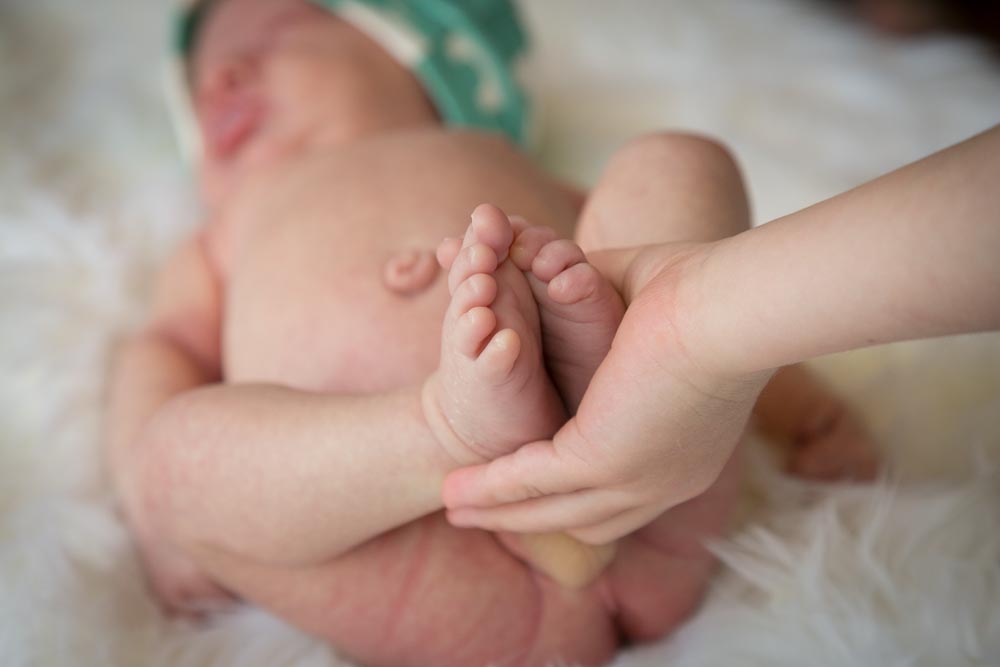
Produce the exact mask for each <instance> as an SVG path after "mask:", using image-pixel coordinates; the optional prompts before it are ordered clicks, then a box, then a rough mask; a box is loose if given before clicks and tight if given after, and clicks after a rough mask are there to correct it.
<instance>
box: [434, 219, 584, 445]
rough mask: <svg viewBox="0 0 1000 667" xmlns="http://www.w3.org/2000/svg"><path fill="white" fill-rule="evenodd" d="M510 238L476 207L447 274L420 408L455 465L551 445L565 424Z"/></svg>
mask: <svg viewBox="0 0 1000 667" xmlns="http://www.w3.org/2000/svg"><path fill="white" fill-rule="evenodd" d="M513 237H514V231H513V229H512V227H511V224H510V221H509V220H508V218H507V216H506V215H504V213H503V212H502V211H501V210H500V209H498V208H497V207H495V206H491V205H489V204H483V205H481V206H479V207H478V208H477V209H476V210H475V211H474V212H473V214H472V223H471V224H470V225H469V229H468V232H467V233H466V237H465V242H464V244H463V245H464V247H463V248H462V250H461V251H460V252H459V253H458V255H457V257H456V258H455V259H454V261H453V262H452V263H451V266H450V270H449V273H448V287H449V289H450V290H451V293H452V300H451V303H450V304H449V306H448V310H447V313H446V314H445V320H444V326H443V328H442V332H441V363H440V366H439V368H438V370H437V372H436V373H435V375H434V376H432V378H431V379H430V380H428V382H427V384H426V390H425V401H424V403H425V412H426V414H427V415H428V419H429V420H432V421H434V422H435V425H434V430H435V432H436V433H438V434H440V435H439V439H440V440H441V441H442V443H443V444H444V445H445V446H446V447H448V450H449V452H450V453H451V455H452V457H453V458H454V459H455V460H456V461H458V462H459V463H462V464H468V463H475V462H480V461H483V460H491V459H494V458H496V457H498V456H501V455H503V454H506V453H509V452H510V451H512V450H513V449H515V448H517V447H520V446H521V445H523V444H525V443H526V442H532V441H535V440H542V439H546V438H550V437H552V435H553V434H554V433H555V432H556V430H557V429H558V428H559V426H560V425H561V424H562V423H563V422H564V421H565V412H564V410H563V407H562V403H561V401H560V399H559V395H558V394H557V393H556V390H555V387H554V386H553V384H552V382H551V380H550V379H549V376H548V373H547V372H546V370H545V364H544V362H543V360H542V346H541V332H540V329H539V320H538V307H537V306H536V305H535V300H534V298H533V296H532V294H531V291H530V289H529V287H528V283H527V281H526V279H525V277H524V275H522V274H521V272H520V271H518V270H517V268H516V267H515V266H514V265H513V264H511V262H509V261H506V260H507V255H508V252H509V250H510V245H511V242H512V240H513Z"/></svg>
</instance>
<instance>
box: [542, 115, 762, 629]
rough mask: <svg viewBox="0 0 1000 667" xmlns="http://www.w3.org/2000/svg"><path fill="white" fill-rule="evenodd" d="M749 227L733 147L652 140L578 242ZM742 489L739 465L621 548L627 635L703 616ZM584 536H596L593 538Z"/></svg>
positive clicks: (618, 564) (589, 244)
mask: <svg viewBox="0 0 1000 667" xmlns="http://www.w3.org/2000/svg"><path fill="white" fill-rule="evenodd" d="M748 227H749V211H748V206H747V201H746V194H745V192H744V189H743V183H742V179H741V177H740V173H739V169H738V168H737V167H736V165H735V163H734V162H733V160H732V158H731V157H730V156H729V154H728V153H727V152H726V150H725V149H724V148H722V147H721V146H719V145H718V144H716V143H714V142H711V141H709V140H707V139H702V138H699V137H695V136H691V135H682V134H653V135H648V136H645V137H642V138H639V139H636V140H634V141H633V142H631V143H630V144H628V145H627V146H626V147H625V148H623V149H622V150H621V151H620V152H619V153H618V154H617V155H615V156H614V157H613V158H612V160H611V162H610V164H609V166H608V168H607V170H606V171H605V173H604V175H603V176H602V177H601V180H600V182H599V183H598V184H597V186H596V187H595V188H594V190H593V192H592V193H591V195H590V198H589V199H588V201H587V203H586V205H585V207H584V210H583V213H582V217H581V220H580V223H579V226H578V228H577V240H578V241H579V243H580V245H581V246H582V247H583V249H584V250H585V251H586V252H588V253H592V252H595V251H600V250H602V249H607V248H617V247H628V246H634V245H644V244H651V243H668V242H681V241H700V242H707V241H714V240H718V239H721V238H724V237H726V236H730V235H733V234H737V233H739V232H741V231H744V230H746V229H747V228H748ZM544 317H545V313H544V310H543V318H544ZM608 343H610V341H608ZM592 372H593V370H591V373H592ZM738 481H739V463H738V460H737V459H736V458H734V459H733V460H732V461H731V462H730V463H729V464H728V465H727V467H726V469H725V470H724V471H723V473H722V474H721V475H720V477H719V479H718V480H717V481H716V482H715V484H714V485H713V486H712V487H711V488H709V490H708V491H706V492H705V493H704V494H702V495H701V496H699V497H697V498H695V499H693V500H690V501H688V502H687V503H684V504H682V505H679V506H677V507H675V508H673V509H671V510H670V511H668V512H666V513H664V514H662V515H661V516H660V517H659V518H657V519H656V520H654V521H653V522H652V523H651V524H649V525H648V526H646V527H645V528H643V529H641V530H639V531H638V532H636V533H634V534H632V535H630V536H628V537H626V538H624V539H622V540H620V542H619V545H618V554H617V557H616V559H615V561H614V563H613V564H612V565H611V566H610V568H609V569H608V570H607V571H606V573H605V574H604V581H605V582H607V584H608V586H609V589H610V590H611V592H612V596H613V597H614V599H615V603H616V605H617V610H618V624H619V628H620V630H621V631H622V632H623V633H624V634H625V636H627V637H629V638H631V639H634V640H650V639H655V638H657V637H660V636H662V635H664V634H666V633H667V632H669V631H670V630H671V629H673V628H674V627H675V626H676V625H677V624H679V623H680V622H681V621H683V620H684V618H685V617H687V616H688V615H689V614H690V613H691V612H692V611H693V610H694V609H695V608H696V607H697V605H698V604H699V602H700V600H701V598H702V596H703V595H704V591H705V589H706V587H707V585H708V582H709V579H710V576H711V574H712V571H713V570H714V568H715V559H714V557H713V556H712V554H711V553H710V552H709V551H708V550H707V548H706V542H707V541H709V540H711V539H713V538H717V537H719V536H721V535H722V533H723V531H724V530H725V527H726V525H727V523H728V521H729V518H730V516H731V513H732V510H733V508H734V505H735V501H736V494H737V490H738V487H739V484H738ZM576 534H578V535H580V536H581V537H585V538H591V537H595V536H590V535H587V533H586V530H584V531H579V532H577V533H576ZM598 538H599V536H598Z"/></svg>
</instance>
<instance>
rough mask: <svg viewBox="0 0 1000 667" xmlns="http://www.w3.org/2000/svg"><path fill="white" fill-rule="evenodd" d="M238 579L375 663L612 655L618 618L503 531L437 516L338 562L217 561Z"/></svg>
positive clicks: (302, 623) (459, 666) (255, 597)
mask: <svg viewBox="0 0 1000 667" xmlns="http://www.w3.org/2000/svg"><path fill="white" fill-rule="evenodd" d="M210 569H211V570H212V571H213V573H217V574H219V575H221V576H222V578H224V580H225V581H224V583H226V584H227V585H228V586H229V587H230V588H232V589H234V590H236V591H237V592H239V593H240V594H241V595H242V596H243V597H245V598H246V599H248V600H250V601H252V602H255V603H257V604H259V605H260V606H262V607H265V608H267V609H269V610H271V611H272V612H274V613H275V614H276V615H278V616H280V617H281V618H284V619H285V620H287V621H289V622H290V623H292V624H294V625H296V626H298V627H300V628H302V629H303V630H305V631H307V632H309V633H311V634H314V635H316V636H318V637H321V638H323V639H325V640H327V641H329V642H330V643H331V644H332V645H333V646H335V647H337V649H339V650H340V651H342V652H343V653H344V654H345V655H346V656H349V657H351V658H354V659H355V660H357V661H358V662H359V663H360V664H364V665H366V666H369V667H379V666H382V665H385V666H391V667H407V666H410V665H412V666H414V667H417V666H420V667H425V666H426V665H434V666H435V667H451V666H454V667H477V666H479V665H482V666H483V667H485V666H486V665H491V664H495V665H505V666H508V665H509V666H511V667H536V666H537V667H544V665H546V664H548V663H549V662H556V661H558V660H562V661H564V662H565V663H567V664H580V665H602V664H604V663H605V662H606V661H607V660H608V659H610V657H611V655H612V654H613V652H614V649H615V645H616V635H615V630H614V623H613V620H612V618H611V615H610V613H609V612H608V610H607V607H606V605H605V603H604V598H603V597H601V596H599V595H598V594H597V593H596V592H595V591H581V592H573V591H565V590H563V589H561V588H560V587H558V586H557V585H555V584H553V583H552V582H550V581H548V580H547V579H545V578H544V577H541V576H538V575H536V574H535V573H534V572H533V571H532V570H531V569H530V568H528V567H527V566H525V564H524V563H523V562H521V561H520V560H518V559H517V558H515V557H514V556H512V555H511V554H510V552H509V551H507V549H506V548H504V547H503V546H502V545H501V544H500V543H499V542H498V541H497V540H496V538H495V537H494V536H493V535H492V534H491V533H487V532H483V531H478V530H458V529H455V528H453V527H451V526H450V525H449V524H448V523H447V522H446V521H445V520H444V516H443V514H440V513H439V514H435V515H431V516H429V517H425V518H423V519H421V520H419V521H415V522H413V523H411V524H408V525H406V526H403V527H401V528H398V529H396V530H394V531H391V532H389V533H386V534H384V535H382V536H380V537H378V538H376V539H374V540H371V541H370V542H368V543H366V544H364V545H362V546H360V547H358V548H357V549H355V550H353V551H351V552H349V553H347V554H345V555H343V556H340V557H338V558H336V559H334V560H332V561H330V562H328V563H325V564H322V565H320V566H315V567H309V568H297V569H288V568H276V567H268V566H261V565H251V564H247V563H239V562H228V563H227V562H222V561H217V562H215V563H213V564H212V566H211V568H210Z"/></svg>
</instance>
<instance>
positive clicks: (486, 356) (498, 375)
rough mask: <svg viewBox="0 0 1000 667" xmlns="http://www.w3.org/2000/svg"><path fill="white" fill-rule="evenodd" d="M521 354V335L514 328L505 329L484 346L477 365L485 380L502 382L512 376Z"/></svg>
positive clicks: (494, 382) (496, 382) (495, 382)
mask: <svg viewBox="0 0 1000 667" xmlns="http://www.w3.org/2000/svg"><path fill="white" fill-rule="evenodd" d="M520 354H521V337H520V336H518V335H517V332H516V331H514V330H513V329H504V330H503V331H498V332H497V334H496V335H495V336H493V338H492V339H491V340H490V342H489V343H488V344H487V345H486V347H485V348H483V351H482V352H481V353H480V355H479V359H477V360H476V367H477V369H478V370H479V372H480V373H482V375H483V378H484V379H485V380H487V381H489V382H492V383H493V384H501V383H503V382H504V381H506V380H507V378H509V377H510V375H511V373H512V372H513V370H514V364H515V363H516V362H517V359H518V357H519V356H520Z"/></svg>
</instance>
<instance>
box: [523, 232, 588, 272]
mask: <svg viewBox="0 0 1000 667" xmlns="http://www.w3.org/2000/svg"><path fill="white" fill-rule="evenodd" d="M586 261H587V257H586V256H585V255H584V254H583V250H581V249H580V246H578V245H577V244H576V243H574V242H573V241H570V240H569V239H558V240H555V241H553V242H552V243H549V244H547V245H545V247H543V248H542V249H541V250H539V251H538V256H537V257H535V259H534V261H533V262H532V263H531V272H532V273H533V274H534V275H535V277H537V278H538V279H539V280H541V281H543V282H549V281H550V280H552V279H553V278H555V277H556V276H557V275H558V274H560V273H562V272H563V271H565V270H566V269H567V268H569V267H571V266H573V265H574V264H579V263H581V262H586Z"/></svg>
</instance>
